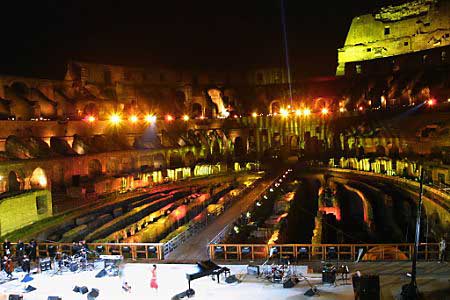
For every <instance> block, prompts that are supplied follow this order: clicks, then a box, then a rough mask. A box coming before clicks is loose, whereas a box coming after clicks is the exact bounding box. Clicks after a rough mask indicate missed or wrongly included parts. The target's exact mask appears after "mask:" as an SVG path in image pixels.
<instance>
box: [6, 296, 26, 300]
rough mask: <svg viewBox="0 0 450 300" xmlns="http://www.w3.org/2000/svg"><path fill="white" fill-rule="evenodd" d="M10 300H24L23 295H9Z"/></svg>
mask: <svg viewBox="0 0 450 300" xmlns="http://www.w3.org/2000/svg"><path fill="white" fill-rule="evenodd" d="M8 300H23V296H22V295H9V298H8Z"/></svg>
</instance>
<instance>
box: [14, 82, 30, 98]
mask: <svg viewBox="0 0 450 300" xmlns="http://www.w3.org/2000/svg"><path fill="white" fill-rule="evenodd" d="M11 88H12V89H13V90H14V92H16V93H17V94H19V95H21V96H27V95H28V94H29V92H30V89H29V88H28V86H27V85H26V84H25V83H23V82H14V83H13V84H11Z"/></svg>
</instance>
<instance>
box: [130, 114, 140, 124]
mask: <svg viewBox="0 0 450 300" xmlns="http://www.w3.org/2000/svg"><path fill="white" fill-rule="evenodd" d="M138 120H139V119H138V117H137V116H136V115H132V116H131V117H130V122H131V123H136V122H137V121H138Z"/></svg>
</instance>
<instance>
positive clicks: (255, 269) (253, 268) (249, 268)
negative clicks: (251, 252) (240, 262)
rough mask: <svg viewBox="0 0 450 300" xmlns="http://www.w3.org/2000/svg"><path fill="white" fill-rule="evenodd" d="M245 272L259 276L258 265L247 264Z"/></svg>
mask: <svg viewBox="0 0 450 300" xmlns="http://www.w3.org/2000/svg"><path fill="white" fill-rule="evenodd" d="M247 274H248V275H256V276H259V266H255V265H248V266H247Z"/></svg>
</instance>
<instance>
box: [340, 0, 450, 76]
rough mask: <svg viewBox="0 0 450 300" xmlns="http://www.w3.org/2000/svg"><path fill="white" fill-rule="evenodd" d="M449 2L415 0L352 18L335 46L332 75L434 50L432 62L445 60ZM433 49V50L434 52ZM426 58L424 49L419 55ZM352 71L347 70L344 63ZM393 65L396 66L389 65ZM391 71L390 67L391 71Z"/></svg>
mask: <svg viewBox="0 0 450 300" xmlns="http://www.w3.org/2000/svg"><path fill="white" fill-rule="evenodd" d="M449 45H450V2H449V1H445V0H444V1H437V0H417V1H412V2H408V3H405V4H402V5H397V6H388V7H385V8H382V9H380V10H379V11H378V12H376V13H374V14H366V15H362V16H358V17H355V18H354V19H353V21H352V24H351V26H350V29H349V32H348V34H347V38H346V40H345V44H344V47H342V48H341V49H338V67H337V70H336V75H347V74H354V73H356V74H360V73H364V70H363V68H364V67H363V65H364V64H361V63H356V62H364V61H370V60H376V59H382V58H388V57H395V56H400V55H404V54H410V53H415V52H420V51H427V50H432V49H436V50H437V51H439V49H441V50H440V51H439V52H438V54H439V56H440V57H439V59H440V62H439V59H438V61H436V62H435V63H446V62H447V63H448V59H449V58H448V55H450V53H449V52H448V47H447V49H445V46H449ZM437 51H435V52H437ZM421 58H422V59H423V60H424V61H426V60H427V52H424V53H423V55H422V57H421ZM351 63H356V64H353V65H352V68H353V69H354V70H349V67H348V65H349V64H351ZM393 67H394V68H395V67H398V66H396V65H395V63H394V65H393ZM391 71H392V70H391Z"/></svg>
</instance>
